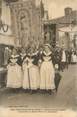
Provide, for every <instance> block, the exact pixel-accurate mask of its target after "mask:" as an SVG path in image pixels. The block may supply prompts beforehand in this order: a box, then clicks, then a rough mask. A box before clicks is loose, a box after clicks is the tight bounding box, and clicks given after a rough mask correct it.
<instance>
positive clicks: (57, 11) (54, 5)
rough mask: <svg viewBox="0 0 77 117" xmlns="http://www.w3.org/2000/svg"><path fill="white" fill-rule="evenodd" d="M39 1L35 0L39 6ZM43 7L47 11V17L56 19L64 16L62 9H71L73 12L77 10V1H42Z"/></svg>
mask: <svg viewBox="0 0 77 117" xmlns="http://www.w3.org/2000/svg"><path fill="white" fill-rule="evenodd" d="M39 1H40V0H36V2H37V4H39ZM42 1H43V3H44V7H45V9H46V10H48V13H49V17H50V19H51V18H56V17H60V16H63V15H64V8H65V7H71V8H72V9H73V10H77V0H42Z"/></svg>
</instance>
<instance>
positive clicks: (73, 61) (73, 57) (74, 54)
mask: <svg viewBox="0 0 77 117" xmlns="http://www.w3.org/2000/svg"><path fill="white" fill-rule="evenodd" d="M71 63H72V64H76V63H77V55H76V52H72V56H71Z"/></svg>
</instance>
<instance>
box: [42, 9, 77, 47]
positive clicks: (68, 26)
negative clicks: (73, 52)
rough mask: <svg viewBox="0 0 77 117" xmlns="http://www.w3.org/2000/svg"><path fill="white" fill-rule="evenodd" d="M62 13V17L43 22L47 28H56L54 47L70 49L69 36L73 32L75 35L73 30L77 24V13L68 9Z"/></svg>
mask: <svg viewBox="0 0 77 117" xmlns="http://www.w3.org/2000/svg"><path fill="white" fill-rule="evenodd" d="M64 11H65V15H64V16H62V17H59V18H55V19H51V20H47V21H44V24H45V25H47V26H48V27H53V25H55V26H56V33H55V34H56V36H55V40H56V41H55V43H56V45H58V46H59V47H62V48H71V47H73V43H72V42H73V39H72V36H71V34H72V33H74V32H75V33H76V30H75V31H74V32H73V30H74V28H75V27H76V24H77V11H75V10H72V8H70V7H67V8H65V10H64ZM75 29H76V28H75ZM49 30H50V32H51V28H49Z"/></svg>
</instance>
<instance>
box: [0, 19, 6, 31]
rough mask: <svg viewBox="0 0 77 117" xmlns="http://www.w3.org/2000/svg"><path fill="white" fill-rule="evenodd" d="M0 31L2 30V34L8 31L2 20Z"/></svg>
mask: <svg viewBox="0 0 77 117" xmlns="http://www.w3.org/2000/svg"><path fill="white" fill-rule="evenodd" d="M0 30H2V31H3V32H7V31H8V25H7V24H5V23H3V22H2V20H0Z"/></svg>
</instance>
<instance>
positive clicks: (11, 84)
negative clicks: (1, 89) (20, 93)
mask: <svg viewBox="0 0 77 117" xmlns="http://www.w3.org/2000/svg"><path fill="white" fill-rule="evenodd" d="M7 69H8V72H7V87H8V88H12V89H19V88H21V87H22V75H21V66H20V65H19V55H17V51H16V49H13V51H12V55H11V57H10V59H9V64H8V66H7Z"/></svg>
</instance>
